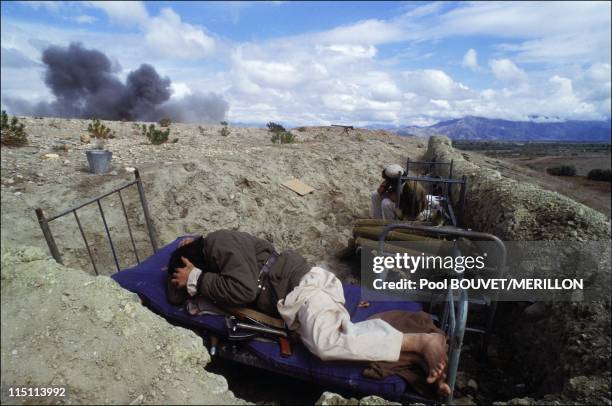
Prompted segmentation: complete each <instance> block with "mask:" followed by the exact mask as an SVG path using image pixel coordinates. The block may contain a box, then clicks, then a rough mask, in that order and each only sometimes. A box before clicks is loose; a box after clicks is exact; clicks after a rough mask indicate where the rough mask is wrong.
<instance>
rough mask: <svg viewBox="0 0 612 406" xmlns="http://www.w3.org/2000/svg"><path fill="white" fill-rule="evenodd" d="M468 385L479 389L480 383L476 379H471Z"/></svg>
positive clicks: (475, 389)
mask: <svg viewBox="0 0 612 406" xmlns="http://www.w3.org/2000/svg"><path fill="white" fill-rule="evenodd" d="M467 387H468V388H470V389H473V390H474V391H477V390H478V383H477V382H476V381H475V380H474V379H470V380H469V381H468V382H467Z"/></svg>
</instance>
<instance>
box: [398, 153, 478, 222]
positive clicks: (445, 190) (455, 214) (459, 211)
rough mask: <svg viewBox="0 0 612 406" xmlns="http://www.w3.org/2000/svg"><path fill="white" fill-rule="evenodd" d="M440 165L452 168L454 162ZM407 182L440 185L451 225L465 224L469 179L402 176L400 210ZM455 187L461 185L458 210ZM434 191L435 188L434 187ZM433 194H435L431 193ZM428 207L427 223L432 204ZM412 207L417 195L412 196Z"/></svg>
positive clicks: (399, 196)
mask: <svg viewBox="0 0 612 406" xmlns="http://www.w3.org/2000/svg"><path fill="white" fill-rule="evenodd" d="M438 164H440V165H441V164H450V165H451V168H452V162H450V163H445V162H438ZM451 173H452V169H451ZM406 182H414V183H417V182H420V183H426V184H434V185H438V186H439V189H441V191H442V197H443V199H444V201H443V204H444V206H445V207H444V208H445V210H446V212H447V214H448V216H449V217H450V221H451V224H452V225H453V226H460V225H461V224H462V222H463V210H464V206H465V194H466V191H467V177H466V176H465V175H464V176H462V177H461V179H452V178H440V177H435V178H434V177H429V176H412V175H405V176H400V177H398V178H397V190H398V194H397V199H396V201H395V207H397V208H399V207H400V202H401V199H402V192H403V187H404V184H405V183H406ZM453 185H460V189H459V200H458V202H457V208H456V209H455V208H454V206H453V205H454V198H453V189H452V187H453ZM432 189H433V187H432ZM431 193H432V194H433V192H431ZM427 203H428V204H427V207H426V208H425V210H426V211H427V212H426V217H427V218H426V219H425V221H429V220H431V214H432V211H431V202H429V201H428V202H427ZM410 204H411V205H413V207H414V205H416V193H413V194H412V202H410Z"/></svg>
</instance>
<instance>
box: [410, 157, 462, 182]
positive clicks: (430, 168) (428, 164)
mask: <svg viewBox="0 0 612 406" xmlns="http://www.w3.org/2000/svg"><path fill="white" fill-rule="evenodd" d="M453 163H454V161H453V160H451V161H450V162H436V161H411V160H410V158H406V174H407V175H408V174H410V167H411V166H413V167H414V166H416V167H419V166H421V167H425V168H426V171H425V174H431V173H435V172H436V170H435V169H436V168H435V167H436V166H448V178H449V179H452V177H453Z"/></svg>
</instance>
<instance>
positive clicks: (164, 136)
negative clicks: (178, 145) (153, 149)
mask: <svg viewBox="0 0 612 406" xmlns="http://www.w3.org/2000/svg"><path fill="white" fill-rule="evenodd" d="M142 130H143V131H142V134H143V135H144V136H145V137H147V138H148V139H149V141H150V142H151V144H153V145H159V144H163V143H164V142H166V141H168V136H169V135H170V129H169V128H166V129H165V130H160V129H157V128H155V124H150V125H149V127H147V126H146V125H144V124H143V125H142Z"/></svg>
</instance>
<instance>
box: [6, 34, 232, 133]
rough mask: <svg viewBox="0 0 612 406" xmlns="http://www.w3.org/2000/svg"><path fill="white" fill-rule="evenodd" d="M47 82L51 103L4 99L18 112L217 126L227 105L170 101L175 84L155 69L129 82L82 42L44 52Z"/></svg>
mask: <svg viewBox="0 0 612 406" xmlns="http://www.w3.org/2000/svg"><path fill="white" fill-rule="evenodd" d="M42 61H43V63H44V64H45V66H46V72H45V83H46V84H47V86H48V87H49V89H50V90H51V92H52V93H53V95H54V96H55V101H53V102H50V103H46V102H43V103H37V104H32V103H29V102H28V101H26V100H23V99H5V100H4V102H5V103H6V105H7V107H9V109H10V110H11V111H12V112H13V113H14V114H25V115H36V116H51V117H67V118H94V117H95V118H100V119H104V120H128V121H132V120H142V121H157V120H159V119H160V118H162V117H168V118H170V119H172V120H173V121H177V122H213V121H221V120H223V119H225V115H226V113H227V110H228V108H229V105H228V103H227V102H226V101H225V100H224V99H223V98H222V97H221V96H219V95H216V94H214V93H209V94H204V93H195V94H192V95H189V96H186V97H184V98H182V99H179V100H171V99H170V95H171V88H170V85H171V81H170V79H169V78H167V77H161V76H159V74H158V73H157V71H156V70H155V68H154V67H153V66H151V65H147V64H143V65H141V66H140V67H139V68H138V69H136V70H135V71H132V72H130V73H129V74H128V76H127V78H126V81H125V83H123V82H121V80H119V78H118V77H117V75H116V74H115V72H114V70H115V69H114V67H113V64H112V63H111V61H110V60H109V58H108V57H107V56H106V55H105V54H104V53H102V52H100V51H97V50H95V49H85V48H83V46H82V45H81V44H79V43H72V44H70V46H68V48H62V47H58V46H51V47H49V48H47V49H46V50H45V51H43V55H42Z"/></svg>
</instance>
